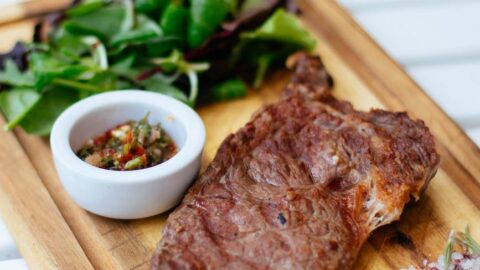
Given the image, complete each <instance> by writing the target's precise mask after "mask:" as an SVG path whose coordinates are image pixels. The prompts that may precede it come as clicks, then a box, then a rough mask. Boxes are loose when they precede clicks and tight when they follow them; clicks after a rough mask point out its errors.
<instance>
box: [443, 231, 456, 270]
mask: <svg viewBox="0 0 480 270" xmlns="http://www.w3.org/2000/svg"><path fill="white" fill-rule="evenodd" d="M454 245H455V231H454V230H451V231H450V234H449V236H448V242H447V246H446V247H445V250H444V251H443V259H444V269H448V267H449V266H450V261H451V259H452V252H453V246H454Z"/></svg>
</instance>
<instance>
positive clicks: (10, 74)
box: [0, 59, 34, 87]
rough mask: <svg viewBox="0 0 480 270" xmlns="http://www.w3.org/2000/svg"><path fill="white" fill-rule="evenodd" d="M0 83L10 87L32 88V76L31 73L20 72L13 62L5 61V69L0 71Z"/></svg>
mask: <svg viewBox="0 0 480 270" xmlns="http://www.w3.org/2000/svg"><path fill="white" fill-rule="evenodd" d="M0 83H4V84H8V85H11V86H19V87H23V86H33V84H34V81H33V76H32V74H31V72H28V71H27V72H23V73H22V72H21V71H20V70H18V68H17V65H16V64H15V62H13V60H11V59H7V60H6V61H5V69H4V70H3V71H1V70H0Z"/></svg>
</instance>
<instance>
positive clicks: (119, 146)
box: [77, 114, 177, 171]
mask: <svg viewBox="0 0 480 270" xmlns="http://www.w3.org/2000/svg"><path fill="white" fill-rule="evenodd" d="M148 115H149V114H147V115H146V116H145V117H144V118H143V119H142V120H140V121H138V122H136V121H129V122H126V123H125V124H121V125H118V126H116V127H114V128H112V129H110V130H107V131H106V132H105V133H104V134H102V135H100V136H98V137H96V138H93V139H90V140H88V141H87V143H86V144H85V145H84V146H83V147H82V148H81V149H80V150H78V152H77V156H78V157H79V158H81V159H82V160H84V161H85V162H87V163H89V164H91V165H93V166H95V167H98V168H103V169H107V170H116V171H126V170H138V169H145V168H149V167H153V166H155V165H158V164H160V163H163V162H165V161H167V160H169V159H170V158H172V157H173V156H174V155H175V154H176V153H177V146H176V145H175V142H174V141H173V140H172V138H171V137H170V136H169V135H168V134H167V133H166V132H165V131H164V130H162V128H161V127H160V124H159V123H158V124H156V125H150V124H149V123H148Z"/></svg>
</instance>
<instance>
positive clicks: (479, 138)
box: [467, 127, 480, 146]
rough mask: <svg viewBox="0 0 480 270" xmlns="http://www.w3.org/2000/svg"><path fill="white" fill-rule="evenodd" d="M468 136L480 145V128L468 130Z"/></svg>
mask: <svg viewBox="0 0 480 270" xmlns="http://www.w3.org/2000/svg"><path fill="white" fill-rule="evenodd" d="M467 134H468V135H469V136H470V138H472V140H473V141H474V142H475V143H476V144H477V146H478V145H480V127H477V128H473V129H469V130H467Z"/></svg>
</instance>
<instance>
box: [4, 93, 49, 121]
mask: <svg viewBox="0 0 480 270" xmlns="http://www.w3.org/2000/svg"><path fill="white" fill-rule="evenodd" d="M39 99H40V94H38V93H37V92H36V91H34V90H33V89H13V90H10V91H8V92H2V93H1V94H0V108H1V109H2V112H3V114H4V115H5V116H6V117H7V119H8V123H7V125H6V126H5V129H7V130H10V129H12V128H14V127H15V126H16V125H17V124H18V123H19V122H20V121H21V120H22V119H23V118H24V117H25V115H27V114H28V112H29V111H30V110H31V109H32V107H33V106H34V105H35V104H36V103H37V102H38V100H39Z"/></svg>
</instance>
